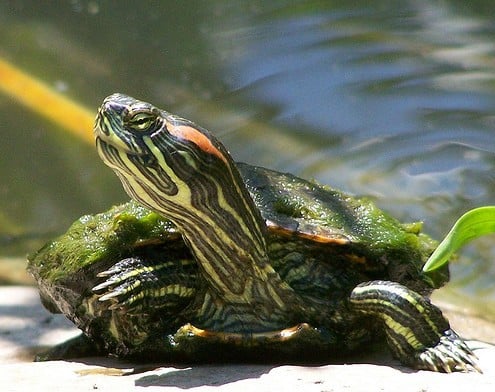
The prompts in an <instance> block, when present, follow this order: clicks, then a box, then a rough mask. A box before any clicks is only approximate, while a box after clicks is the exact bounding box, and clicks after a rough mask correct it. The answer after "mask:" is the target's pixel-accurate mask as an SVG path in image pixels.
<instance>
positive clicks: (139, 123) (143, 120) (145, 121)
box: [127, 112, 156, 132]
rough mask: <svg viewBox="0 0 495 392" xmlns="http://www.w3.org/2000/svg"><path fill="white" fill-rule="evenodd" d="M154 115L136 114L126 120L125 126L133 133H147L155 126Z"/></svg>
mask: <svg viewBox="0 0 495 392" xmlns="http://www.w3.org/2000/svg"><path fill="white" fill-rule="evenodd" d="M155 121H156V115H154V114H152V113H144V112H138V113H136V114H134V115H132V116H131V117H130V118H129V119H128V120H127V125H128V126H129V127H131V128H132V129H133V130H135V131H139V132H144V131H148V130H149V129H150V128H151V127H152V126H153V124H155Z"/></svg>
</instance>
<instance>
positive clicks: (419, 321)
mask: <svg viewBox="0 0 495 392" xmlns="http://www.w3.org/2000/svg"><path fill="white" fill-rule="evenodd" d="M350 303H351V306H352V308H353V310H355V311H357V312H359V313H362V314H365V315H370V316H374V317H377V318H379V319H381V320H382V321H383V324H384V330H385V334H386V336H387V341H388V344H389V346H390V348H391V350H392V352H393V354H394V355H395V356H396V357H397V358H398V359H399V360H400V361H401V362H403V363H404V364H406V365H408V366H411V367H414V368H417V369H426V370H432V371H439V372H448V373H449V372H452V371H457V370H462V371H471V370H475V371H480V369H479V367H478V364H477V358H476V356H475V355H474V354H473V352H472V351H471V350H470V349H469V347H468V346H467V345H466V343H464V341H463V340H462V339H461V338H460V337H459V336H458V335H457V334H456V333H455V332H454V331H453V330H452V329H450V325H449V322H448V321H447V320H446V319H445V317H444V316H443V315H442V312H441V311H440V309H438V308H437V307H436V306H435V305H433V304H432V303H431V302H430V300H429V299H428V298H425V297H423V296H421V295H420V294H418V293H416V292H415V291H412V290H410V289H408V288H407V287H405V286H403V285H401V284H399V283H395V282H388V281H371V282H366V283H361V284H360V285H358V286H356V288H354V290H353V291H352V292H351V296H350Z"/></svg>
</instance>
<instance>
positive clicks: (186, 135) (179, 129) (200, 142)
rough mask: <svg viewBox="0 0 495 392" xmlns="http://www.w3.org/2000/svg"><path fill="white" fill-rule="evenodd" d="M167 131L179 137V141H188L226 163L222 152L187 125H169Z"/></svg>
mask: <svg viewBox="0 0 495 392" xmlns="http://www.w3.org/2000/svg"><path fill="white" fill-rule="evenodd" d="M168 131H169V132H170V133H171V134H172V135H174V136H177V137H180V138H181V139H185V140H189V141H190V142H192V143H194V144H196V145H197V146H198V147H199V148H200V149H201V150H203V151H204V152H206V153H208V154H212V155H215V156H216V157H217V158H220V159H221V160H222V161H224V162H225V163H227V159H226V158H225V156H224V155H223V154H222V152H221V151H220V150H219V149H218V148H216V147H215V146H214V145H213V144H212V142H211V141H210V139H208V138H207V137H206V136H205V135H204V134H203V133H201V132H200V131H198V130H197V129H195V128H193V127H190V126H188V125H177V126H175V125H172V124H169V127H168Z"/></svg>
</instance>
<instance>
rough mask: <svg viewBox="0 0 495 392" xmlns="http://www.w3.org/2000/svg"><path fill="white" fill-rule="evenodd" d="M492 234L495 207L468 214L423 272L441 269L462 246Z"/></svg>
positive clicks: (454, 228) (494, 227) (477, 209)
mask: <svg viewBox="0 0 495 392" xmlns="http://www.w3.org/2000/svg"><path fill="white" fill-rule="evenodd" d="M490 233H495V206H486V207H479V208H475V209H473V210H470V211H468V212H466V213H465V214H464V215H462V216H461V217H460V218H459V219H458V220H457V222H456V223H455V224H454V226H453V227H452V229H451V230H450V231H449V233H448V234H447V235H446V237H445V238H444V239H443V241H442V242H440V244H439V245H438V247H437V248H436V249H435V251H434V252H433V253H432V254H431V256H430V258H429V259H428V260H427V261H426V264H425V265H424V266H423V272H430V271H433V270H435V269H437V268H440V267H441V266H442V265H444V264H445V263H447V262H448V261H449V259H450V257H451V256H452V255H453V254H454V253H455V252H456V251H457V250H458V249H460V248H461V247H462V246H464V245H465V244H467V243H468V242H470V241H472V240H474V239H476V238H478V237H480V236H482V235H485V234H490Z"/></svg>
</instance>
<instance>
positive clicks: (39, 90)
mask: <svg viewBox="0 0 495 392" xmlns="http://www.w3.org/2000/svg"><path fill="white" fill-rule="evenodd" d="M0 91H1V92H3V93H5V94H6V95H8V96H9V97H11V98H13V99H15V100H16V101H18V102H20V103H21V104H23V105H24V106H26V107H27V108H29V109H30V110H32V111H34V112H36V113H38V114H40V115H41V116H43V117H45V118H47V119H50V120H51V121H53V122H54V123H56V124H57V125H59V126H60V127H62V128H65V129H67V130H68V131H70V132H72V133H73V134H74V135H76V136H78V137H79V138H80V139H82V140H83V141H85V142H87V143H90V144H94V139H93V132H92V129H93V122H94V117H95V113H94V112H92V111H91V110H89V109H86V108H84V107H82V106H81V105H78V104H77V103H75V102H74V101H72V100H70V99H69V98H67V97H65V96H63V95H62V94H60V93H58V92H56V91H54V90H53V89H52V88H50V86H48V85H47V84H46V83H44V82H42V81H41V80H39V79H36V78H33V77H32V76H30V75H28V74H26V73H24V72H22V71H21V70H19V69H18V68H16V67H15V66H14V65H12V64H9V63H8V62H6V61H5V60H3V59H1V58H0Z"/></svg>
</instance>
